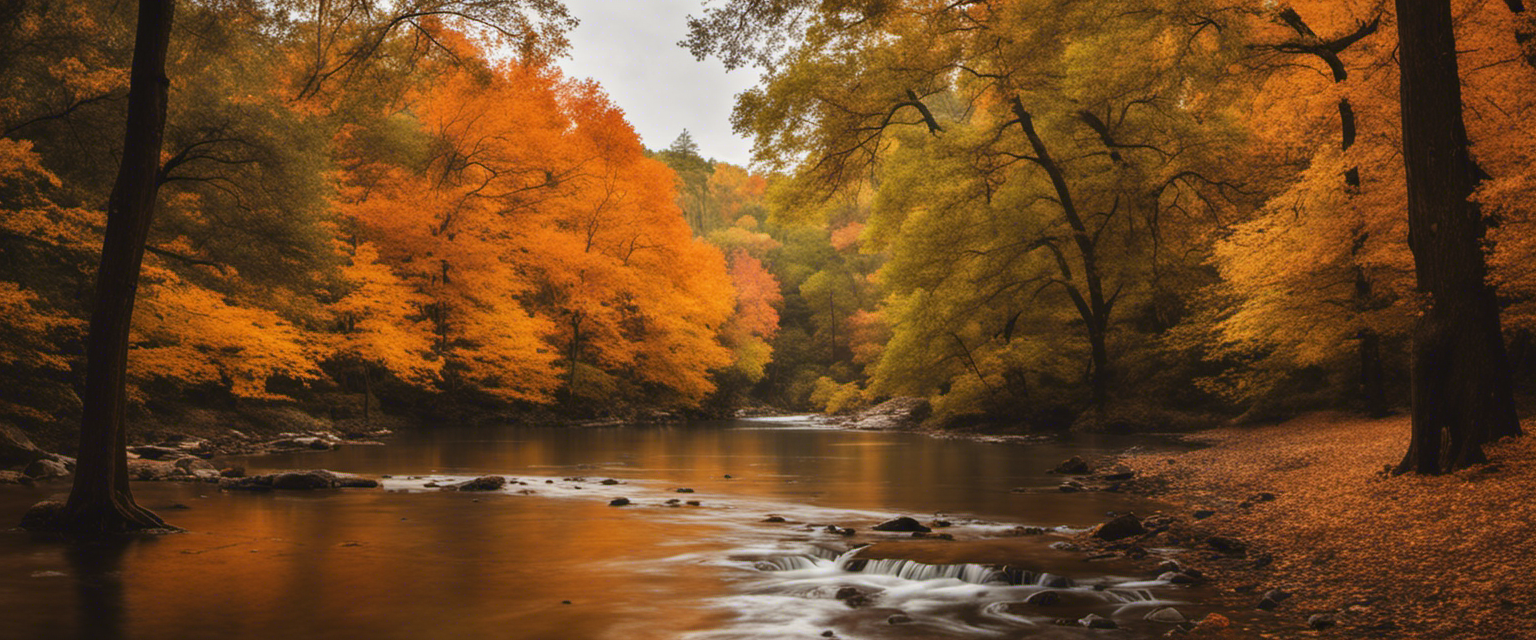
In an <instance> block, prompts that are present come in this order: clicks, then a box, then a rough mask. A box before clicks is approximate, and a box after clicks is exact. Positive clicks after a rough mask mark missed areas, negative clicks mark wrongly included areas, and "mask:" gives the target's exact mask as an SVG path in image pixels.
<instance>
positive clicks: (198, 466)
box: [172, 457, 219, 475]
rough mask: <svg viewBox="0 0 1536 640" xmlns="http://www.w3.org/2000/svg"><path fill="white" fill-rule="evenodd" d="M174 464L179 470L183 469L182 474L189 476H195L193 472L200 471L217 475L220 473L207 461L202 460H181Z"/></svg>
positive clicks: (188, 458) (191, 458)
mask: <svg viewBox="0 0 1536 640" xmlns="http://www.w3.org/2000/svg"><path fill="white" fill-rule="evenodd" d="M172 464H175V465H176V468H177V469H181V471H182V473H185V474H187V475H194V474H193V472H194V471H198V470H205V471H212V472H214V473H215V474H217V473H218V472H219V469H218V467H215V466H213V465H212V464H209V463H208V461H207V460H204V459H202V458H193V457H186V458H179V459H177V460H176V461H175V462H174V463H172Z"/></svg>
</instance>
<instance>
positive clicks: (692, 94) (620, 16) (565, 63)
mask: <svg viewBox="0 0 1536 640" xmlns="http://www.w3.org/2000/svg"><path fill="white" fill-rule="evenodd" d="M702 4H703V2H702V0H565V5H566V7H568V8H569V9H570V11H571V14H572V15H574V16H576V18H578V19H580V20H581V25H580V26H578V27H576V30H575V31H574V32H572V33H571V34H570V39H571V55H570V58H568V59H566V60H561V61H560V62H559V65H560V67H561V68H562V69H564V70H565V73H566V75H568V76H571V77H576V78H592V79H594V80H597V81H598V83H600V84H602V85H603V89H604V90H606V91H607V92H608V95H609V96H610V97H611V98H613V102H614V103H615V104H617V105H618V106H619V107H620V108H622V109H624V112H625V114H626V115H627V116H628V117H629V121H630V123H631V124H633V125H634V127H635V130H636V131H638V132H639V133H640V137H641V139H642V140H643V141H644V143H645V146H646V147H649V148H651V149H661V148H665V147H666V146H667V145H669V144H671V143H672V140H674V139H676V138H677V135H678V134H679V133H682V131H683V129H687V130H688V132H689V133H690V134H692V135H693V140H694V142H696V143H698V145H699V153H700V154H701V155H703V156H704V157H706V158H710V157H712V158H714V159H716V160H723V161H726V162H729V163H731V164H736V165H742V166H745V165H746V163H747V161H748V160H750V159H751V155H752V144H751V142H749V141H748V140H746V139H743V138H739V137H737V136H736V135H735V134H733V133H732V132H731V120H730V117H731V106H732V105H733V104H734V103H735V96H736V94H737V93H740V92H741V91H742V90H744V89H746V88H748V87H750V86H752V85H753V84H754V83H755V82H756V81H757V73H756V71H754V70H752V69H737V70H735V71H732V72H730V73H726V71H725V67H724V66H722V65H721V64H720V62H719V61H717V60H715V59H713V58H710V59H708V60H705V61H703V62H698V61H695V60H694V59H693V55H692V54H690V53H688V50H687V49H684V48H682V47H679V46H677V42H678V41H680V40H682V39H683V37H684V36H686V35H687V33H688V23H687V21H686V18H687V16H688V15H689V14H690V13H692V14H697V13H699V11H700V8H701V6H702Z"/></svg>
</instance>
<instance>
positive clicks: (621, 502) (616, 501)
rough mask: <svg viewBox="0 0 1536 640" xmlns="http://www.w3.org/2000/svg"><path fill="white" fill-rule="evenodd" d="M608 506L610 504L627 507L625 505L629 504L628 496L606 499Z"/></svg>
mask: <svg viewBox="0 0 1536 640" xmlns="http://www.w3.org/2000/svg"><path fill="white" fill-rule="evenodd" d="M608 506H610V507H627V506H629V498H614V499H612V500H609V501H608Z"/></svg>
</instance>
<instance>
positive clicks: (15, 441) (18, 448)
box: [0, 423, 48, 467]
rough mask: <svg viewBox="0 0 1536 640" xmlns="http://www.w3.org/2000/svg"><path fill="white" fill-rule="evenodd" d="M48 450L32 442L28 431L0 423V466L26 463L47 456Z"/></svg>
mask: <svg viewBox="0 0 1536 640" xmlns="http://www.w3.org/2000/svg"><path fill="white" fill-rule="evenodd" d="M47 455H48V452H46V451H43V450H42V449H40V448H38V446H37V445H35V444H32V439H31V438H28V437H27V434H26V432H23V431H22V430H21V429H18V428H16V427H13V426H11V425H8V424H5V423H0V467H14V466H19V465H24V464H28V463H30V462H32V461H33V460H37V459H39V458H42V457H45V456H47Z"/></svg>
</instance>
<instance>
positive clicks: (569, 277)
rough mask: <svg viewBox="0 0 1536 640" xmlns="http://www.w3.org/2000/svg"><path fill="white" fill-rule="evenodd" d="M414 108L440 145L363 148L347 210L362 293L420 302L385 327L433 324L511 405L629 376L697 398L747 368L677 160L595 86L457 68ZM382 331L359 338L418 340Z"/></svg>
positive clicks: (349, 181)
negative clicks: (736, 360) (670, 161)
mask: <svg viewBox="0 0 1536 640" xmlns="http://www.w3.org/2000/svg"><path fill="white" fill-rule="evenodd" d="M410 112H411V113H412V114H413V116H414V125H415V131H406V132H395V133H394V134H392V135H395V136H397V137H401V138H405V137H412V136H420V137H421V138H422V139H424V140H425V144H424V147H425V153H424V157H423V158H421V159H420V161H419V162H416V163H412V162H409V158H408V157H401V158H387V157H380V156H377V155H359V157H357V158H356V161H355V162H353V163H351V164H352V165H353V166H355V167H356V169H355V170H353V171H351V172H349V173H348V174H346V175H345V176H344V178H343V181H344V186H343V189H342V199H341V200H342V202H341V204H340V205H339V206H340V210H341V211H342V213H343V214H344V216H345V219H346V221H347V226H349V227H351V228H353V229H355V230H356V231H357V233H358V234H359V239H360V240H362V241H364V244H360V245H359V250H358V252H359V253H358V256H357V258H355V260H354V266H353V268H352V270H353V271H354V272H355V276H354V277H355V278H356V279H358V280H359V281H360V282H364V283H365V284H363V285H361V287H360V288H359V290H358V291H359V293H358V294H356V295H360V296H363V297H364V298H379V297H381V296H386V292H387V291H390V290H394V291H397V293H396V294H393V295H394V297H395V298H396V299H397V304H401V303H403V304H405V305H406V306H409V307H414V308H416V309H419V311H418V312H415V313H416V315H412V316H410V317H405V318H403V317H393V318H392V319H388V320H386V321H385V322H384V324H388V325H390V326H391V327H393V328H395V329H396V330H397V331H399V330H400V329H399V328H400V327H402V326H415V325H410V318H421V319H423V320H424V321H425V322H424V324H422V325H420V326H421V327H423V329H422V330H423V331H427V332H429V333H431V334H432V335H431V343H432V345H433V347H432V349H433V351H434V352H435V353H436V354H437V355H438V356H440V357H441V358H443V361H444V366H445V368H444V375H445V376H452V377H454V378H455V379H458V380H462V381H467V382H470V383H472V384H474V385H476V386H478V387H479V388H481V389H482V390H485V391H487V392H490V393H492V394H493V395H497V396H500V397H503V398H505V399H509V400H524V401H547V400H549V399H551V398H552V397H553V394H554V392H555V391H556V390H557V389H558V388H559V387H560V386H561V385H562V384H563V385H567V386H570V387H573V388H571V389H569V391H570V392H571V395H572V396H573V397H590V396H593V395H594V394H596V391H595V390H594V388H581V387H582V385H584V384H585V385H597V386H596V388H595V389H600V390H601V391H602V392H603V393H610V392H612V391H613V390H615V389H618V388H621V387H622V385H618V386H616V385H615V384H614V380H616V379H628V380H629V381H630V385H629V386H630V388H636V387H637V385H638V387H639V388H644V387H646V386H652V387H659V388H662V389H665V390H667V392H668V394H669V395H670V396H672V397H674V398H675V399H676V400H677V401H680V402H682V403H685V404H691V403H695V402H697V401H698V400H700V399H702V398H703V397H704V396H705V395H706V394H708V393H709V392H710V391H711V390H712V388H713V386H712V384H711V382H710V380H709V371H710V370H711V369H714V368H719V367H723V366H726V365H727V364H729V363H730V353H729V352H728V351H727V350H726V349H725V348H724V347H723V346H721V345H720V343H719V339H718V337H717V336H718V332H719V331H720V329H721V327H722V326H723V325H724V324H725V323H726V320H727V318H728V317H729V316H730V314H731V311H732V309H733V304H734V301H735V296H734V295H733V292H732V288H731V281H730V279H729V276H728V275H727V274H726V271H725V265H724V261H723V259H722V258H721V256H720V253H719V252H718V251H717V250H715V249H714V248H712V247H709V246H707V245H705V244H703V243H701V242H698V241H696V240H694V239H693V238H692V237H691V234H690V232H689V229H688V227H687V225H686V224H685V223H684V221H683V219H682V217H681V215H680V214H679V211H678V210H677V207H676V205H674V204H673V202H672V199H673V184H672V183H673V176H672V173H671V171H670V170H668V169H667V168H666V167H665V166H664V165H662V164H661V163H659V162H657V161H654V160H650V159H647V158H646V157H645V156H644V154H643V149H642V147H641V146H640V142H639V139H638V137H637V136H636V135H635V133H634V130H633V129H632V128H631V127H630V126H629V124H628V122H626V121H625V120H624V117H623V113H622V112H621V111H620V110H618V109H617V108H616V107H614V106H613V105H612V104H611V103H610V102H609V101H608V99H607V97H606V96H604V95H603V94H602V93H601V91H600V90H599V89H598V87H597V86H596V85H595V84H592V83H590V82H570V81H564V80H562V79H561V78H560V76H559V74H558V73H557V72H555V71H554V70H551V69H547V68H528V67H516V66H504V67H500V68H497V69H495V70H494V71H493V72H492V73H491V74H489V75H488V76H486V75H482V74H473V73H467V72H465V73H456V74H453V75H452V76H450V77H448V78H445V79H443V81H442V82H439V83H437V84H436V85H434V86H433V87H431V88H429V89H427V90H425V91H423V92H422V93H421V94H420V95H417V96H415V97H414V99H413V104H412V107H411V110H410ZM387 135H391V134H389V132H386V131H356V130H354V131H349V132H347V134H346V135H345V136H343V137H342V138H340V139H338V142H339V143H340V144H341V145H342V149H343V150H351V149H365V148H368V147H376V146H379V145H378V144H377V143H376V142H367V141H376V140H377V139H378V138H380V137H381V136H387ZM365 142H367V143H366V144H365ZM385 146H386V147H387V146H390V145H385ZM374 247H376V249H375V248H374ZM375 255H376V256H377V257H374V256H375ZM375 261H376V264H374V266H371V267H368V266H364V265H367V264H370V263H373V262H375ZM368 282H371V283H373V284H372V285H369V284H366V283H368ZM370 286H371V287H372V289H370V288H369V287H370ZM407 289H408V291H406V290H407ZM369 291H373V293H367V292H369ZM353 305H354V303H352V302H348V301H346V300H344V301H343V303H338V306H337V307H336V309H337V311H338V312H350V311H351V309H352V306H353ZM364 306H365V307H366V308H365V309H364V310H365V311H370V312H374V313H379V312H380V311H381V309H382V308H383V306H387V305H380V304H370V305H364ZM386 317H387V315H386ZM402 323H404V324H402ZM375 337H376V338H378V339H379V340H381V341H382V342H379V343H377V344H374V343H369V344H368V345H357V346H358V347H359V348H361V347H362V346H368V348H370V349H372V351H371V353H373V354H374V355H373V356H370V357H374V358H380V357H382V356H383V355H385V352H384V351H382V350H381V349H380V348H381V347H384V346H393V345H402V344H410V345H418V344H419V341H416V340H414V339H412V338H410V337H409V336H403V335H397V336H393V337H390V336H386V335H385V334H384V333H383V332H382V327H380V330H379V331H376V332H375ZM415 348H416V347H414V346H413V347H409V348H407V349H406V350H405V351H406V352H414V350H415ZM393 353H394V354H395V361H396V362H397V363H405V364H410V363H411V362H412V361H410V360H409V359H403V360H402V359H401V358H400V356H401V355H402V352H401V351H399V350H396V351H394V352H393ZM396 366H399V364H397V365H396ZM392 368H394V367H392ZM418 369H421V368H420V367H418ZM422 370H424V369H422Z"/></svg>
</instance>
